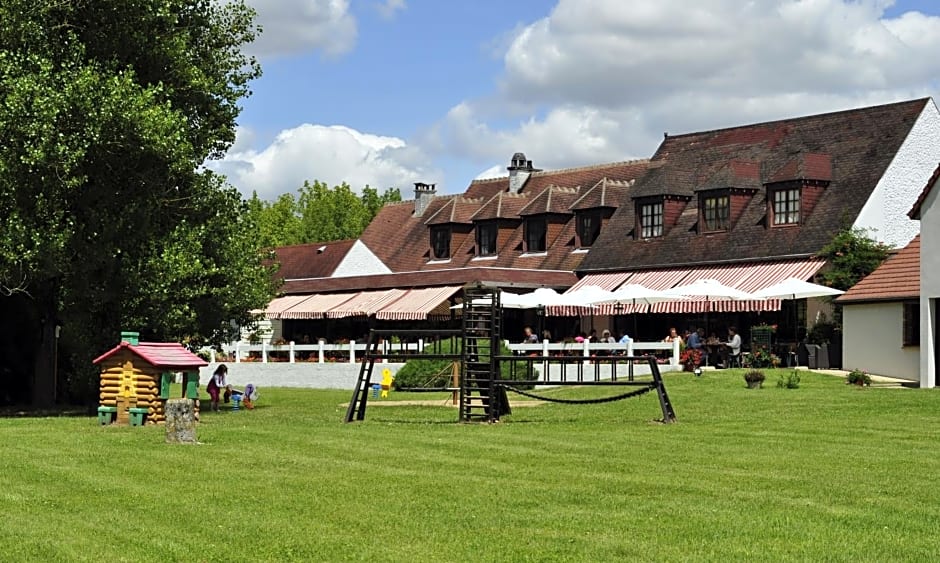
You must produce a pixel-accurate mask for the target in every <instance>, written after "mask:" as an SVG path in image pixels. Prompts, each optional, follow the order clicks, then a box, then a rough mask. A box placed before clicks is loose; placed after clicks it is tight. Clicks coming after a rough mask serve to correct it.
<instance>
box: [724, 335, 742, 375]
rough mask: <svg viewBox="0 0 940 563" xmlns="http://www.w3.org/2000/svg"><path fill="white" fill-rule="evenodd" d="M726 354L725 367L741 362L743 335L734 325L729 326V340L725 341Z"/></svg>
mask: <svg viewBox="0 0 940 563" xmlns="http://www.w3.org/2000/svg"><path fill="white" fill-rule="evenodd" d="M725 354H726V356H727V357H726V358H725V361H724V365H725V367H730V366H731V365H732V364H734V363H738V364H740V362H739V361H738V360H740V358H741V335H740V334H738V329H737V328H735V327H733V326H729V327H728V341H727V342H725Z"/></svg>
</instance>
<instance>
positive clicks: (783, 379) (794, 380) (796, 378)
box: [777, 370, 800, 389]
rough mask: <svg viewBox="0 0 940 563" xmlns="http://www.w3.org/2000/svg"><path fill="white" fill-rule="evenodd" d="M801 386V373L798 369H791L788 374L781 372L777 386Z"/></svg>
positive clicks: (790, 387)
mask: <svg viewBox="0 0 940 563" xmlns="http://www.w3.org/2000/svg"><path fill="white" fill-rule="evenodd" d="M799 386H800V374H799V372H797V371H796V370H793V371H791V372H790V373H789V374H787V375H783V374H780V379H778V380H777V387H780V388H781V389H796V388H797V387H799Z"/></svg>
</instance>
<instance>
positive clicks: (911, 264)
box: [836, 235, 920, 304]
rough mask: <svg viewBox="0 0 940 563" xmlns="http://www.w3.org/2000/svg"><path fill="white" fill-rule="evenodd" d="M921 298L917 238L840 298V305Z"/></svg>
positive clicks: (918, 241)
mask: <svg viewBox="0 0 940 563" xmlns="http://www.w3.org/2000/svg"><path fill="white" fill-rule="evenodd" d="M919 296H920V235H917V236H916V237H914V240H912V241H911V242H909V243H908V245H907V246H905V247H904V248H902V249H901V250H899V251H898V252H897V254H895V255H893V256H891V257H890V258H888V259H887V260H885V261H884V263H883V264H882V265H881V266H878V268H877V269H875V271H874V272H872V273H870V274H868V275H867V276H865V277H864V278H862V280H861V281H860V282H858V283H857V284H855V285H853V286H852V287H851V288H849V290H848V291H846V292H845V293H843V294H842V295H840V296H839V297H838V298H837V299H836V301H837V302H839V303H843V304H845V303H859V302H865V301H898V300H902V299H917V298H918V297H919Z"/></svg>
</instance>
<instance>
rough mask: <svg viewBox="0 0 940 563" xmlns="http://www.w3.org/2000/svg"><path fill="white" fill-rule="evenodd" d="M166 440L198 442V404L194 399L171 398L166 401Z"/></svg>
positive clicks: (168, 441) (176, 442) (172, 442)
mask: <svg viewBox="0 0 940 563" xmlns="http://www.w3.org/2000/svg"><path fill="white" fill-rule="evenodd" d="M166 442H167V443H168V444H195V443H197V442H196V404H195V402H193V400H192V399H170V400H168V401H167V402H166Z"/></svg>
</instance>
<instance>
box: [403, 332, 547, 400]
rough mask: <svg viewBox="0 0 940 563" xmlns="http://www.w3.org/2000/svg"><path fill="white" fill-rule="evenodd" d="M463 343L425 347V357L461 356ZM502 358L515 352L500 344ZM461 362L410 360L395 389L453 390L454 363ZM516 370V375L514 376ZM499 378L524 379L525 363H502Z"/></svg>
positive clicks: (535, 374)
mask: <svg viewBox="0 0 940 563" xmlns="http://www.w3.org/2000/svg"><path fill="white" fill-rule="evenodd" d="M460 346H461V342H460V341H459V340H442V341H440V342H435V343H433V344H429V345H427V346H425V348H424V353H425V354H452V353H458V354H459V353H460V349H461V348H460ZM480 355H481V356H483V357H484V358H485V357H486V356H488V355H489V350H481V353H480ZM499 355H501V356H510V355H512V352H511V351H510V350H509V348H508V347H506V345H505V344H504V343H503V344H500V351H499ZM455 361H457V362H459V361H460V360H449V359H441V360H426V359H415V360H408V361H407V362H405V365H403V366H402V367H401V369H399V370H398V373H396V374H395V382H394V385H395V389H407V388H408V387H441V388H443V387H450V386H451V383H452V381H453V375H452V374H453V369H454V368H453V363H454V362H455ZM513 367H515V375H513ZM499 369H500V377H501V378H502V379H510V378H515V379H525V378H526V377H525V373H526V362H522V361H519V362H501V363H500V368H499ZM538 375H539V373H538V370H535V369H533V370H532V376H531V379H533V380H534V379H536V378H538Z"/></svg>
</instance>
